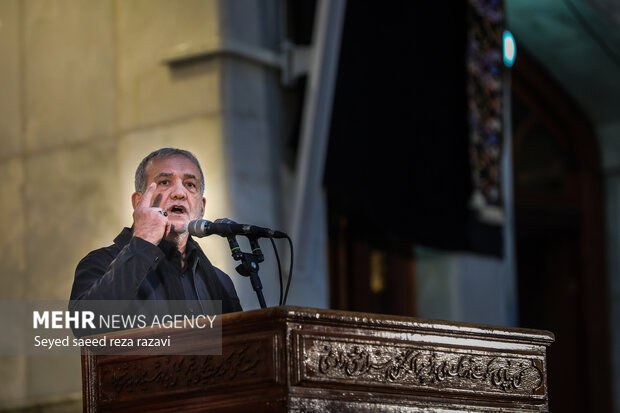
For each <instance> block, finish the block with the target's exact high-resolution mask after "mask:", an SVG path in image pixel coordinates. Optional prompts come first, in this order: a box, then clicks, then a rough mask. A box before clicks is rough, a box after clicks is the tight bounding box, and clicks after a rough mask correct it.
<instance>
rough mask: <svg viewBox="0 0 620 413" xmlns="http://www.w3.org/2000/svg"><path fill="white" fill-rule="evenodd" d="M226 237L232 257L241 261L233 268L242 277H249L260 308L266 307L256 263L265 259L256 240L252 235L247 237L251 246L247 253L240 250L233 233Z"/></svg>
mask: <svg viewBox="0 0 620 413" xmlns="http://www.w3.org/2000/svg"><path fill="white" fill-rule="evenodd" d="M227 238H228V245H230V252H231V255H232V257H233V259H234V260H235V261H241V264H239V265H237V267H236V268H235V270H237V272H238V273H239V274H240V275H242V276H244V277H250V283H251V284H252V288H253V289H254V291H255V292H256V296H257V297H258V302H259V304H260V308H267V304H266V303H265V297H264V296H263V284H262V283H261V282H260V278H259V277H258V269H259V267H258V263H260V262H263V261H264V260H265V257H263V253H262V251H261V249H260V246H259V245H258V240H257V239H256V238H254V237H248V239H249V240H250V246H251V248H252V252H251V253H248V252H243V251H241V248H239V244H238V243H237V239H236V237H235V236H234V235H231V236H229V237H227Z"/></svg>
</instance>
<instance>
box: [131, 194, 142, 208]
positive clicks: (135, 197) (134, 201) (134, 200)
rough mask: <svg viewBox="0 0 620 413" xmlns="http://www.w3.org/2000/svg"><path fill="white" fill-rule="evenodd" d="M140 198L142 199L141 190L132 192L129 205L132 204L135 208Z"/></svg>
mask: <svg viewBox="0 0 620 413" xmlns="http://www.w3.org/2000/svg"><path fill="white" fill-rule="evenodd" d="M141 199H142V192H134V193H133V194H132V195H131V205H132V206H133V209H136V207H137V206H138V203H139V202H140V200H141Z"/></svg>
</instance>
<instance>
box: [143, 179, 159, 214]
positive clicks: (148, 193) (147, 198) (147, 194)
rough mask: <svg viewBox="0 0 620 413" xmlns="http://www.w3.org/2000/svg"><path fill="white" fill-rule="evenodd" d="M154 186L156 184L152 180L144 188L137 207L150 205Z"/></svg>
mask: <svg viewBox="0 0 620 413" xmlns="http://www.w3.org/2000/svg"><path fill="white" fill-rule="evenodd" d="M156 187H157V185H155V182H153V183H152V184H150V185H149V186H148V187H147V188H146V191H144V194H142V198H140V202H138V207H142V208H148V207H150V206H151V199H153V194H154V193H155V188H156Z"/></svg>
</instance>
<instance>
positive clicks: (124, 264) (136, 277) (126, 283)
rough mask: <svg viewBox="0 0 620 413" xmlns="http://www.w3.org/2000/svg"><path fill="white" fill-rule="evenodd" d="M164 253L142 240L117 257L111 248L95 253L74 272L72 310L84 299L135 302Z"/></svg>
mask: <svg viewBox="0 0 620 413" xmlns="http://www.w3.org/2000/svg"><path fill="white" fill-rule="evenodd" d="M163 257H164V252H163V251H162V250H161V249H160V248H159V247H158V246H156V245H153V244H151V243H150V242H148V241H145V240H143V239H142V238H138V237H133V238H131V241H129V243H128V244H127V245H125V247H123V248H122V249H121V250H120V252H119V253H118V254H117V255H116V257H115V256H114V253H113V251H111V249H110V248H104V249H100V250H95V251H93V252H91V253H89V254H88V255H87V256H86V257H84V258H83V259H82V260H81V261H80V263H79V264H78V266H77V268H76V270H75V279H74V281H73V289H72V291H71V299H70V300H71V301H70V303H69V308H70V309H71V310H76V309H79V306H80V305H79V301H81V300H133V299H135V298H136V296H137V294H138V290H139V288H140V284H141V283H142V281H143V280H144V278H145V277H146V275H147V274H148V273H149V272H150V271H152V270H154V269H155V268H156V267H157V265H158V264H159V261H160V260H161V259H163Z"/></svg>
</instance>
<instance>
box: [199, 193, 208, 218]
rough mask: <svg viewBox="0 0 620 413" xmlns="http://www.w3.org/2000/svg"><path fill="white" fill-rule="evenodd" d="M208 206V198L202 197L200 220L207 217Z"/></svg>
mask: <svg viewBox="0 0 620 413" xmlns="http://www.w3.org/2000/svg"><path fill="white" fill-rule="evenodd" d="M206 205H207V198H205V197H204V196H203V197H202V205H201V207H200V218H202V217H204V216H205V206H206Z"/></svg>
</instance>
